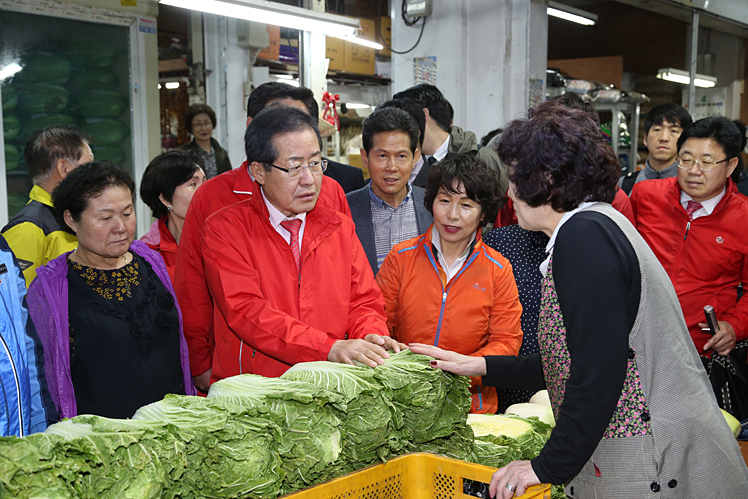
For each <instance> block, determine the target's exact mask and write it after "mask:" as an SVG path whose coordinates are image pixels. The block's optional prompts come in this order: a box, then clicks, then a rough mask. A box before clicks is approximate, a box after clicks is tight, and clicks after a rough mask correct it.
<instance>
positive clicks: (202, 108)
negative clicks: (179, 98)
mask: <svg viewBox="0 0 748 499" xmlns="http://www.w3.org/2000/svg"><path fill="white" fill-rule="evenodd" d="M203 113H204V114H207V115H208V118H210V122H211V123H212V124H213V128H215V127H216V123H217V121H216V113H215V111H213V109H212V108H211V107H210V106H209V105H207V104H193V105H191V106H190V107H188V108H187V112H185V113H184V127H185V128H186V129H187V131H188V132H190V133H192V120H193V119H195V116H197V115H198V114H203Z"/></svg>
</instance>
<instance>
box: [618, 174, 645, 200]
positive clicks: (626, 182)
mask: <svg viewBox="0 0 748 499" xmlns="http://www.w3.org/2000/svg"><path fill="white" fill-rule="evenodd" d="M639 172H641V170H637V171H635V172H631V173H629V174H628V175H626V176H625V177H623V182H621V189H623V192H625V193H626V195H627V196H628V195H630V194H631V189H633V188H634V184H635V183H636V177H638V176H639Z"/></svg>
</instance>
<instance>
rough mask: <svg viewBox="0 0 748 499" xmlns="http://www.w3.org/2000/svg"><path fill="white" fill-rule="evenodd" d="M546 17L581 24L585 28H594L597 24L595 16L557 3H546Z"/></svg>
mask: <svg viewBox="0 0 748 499" xmlns="http://www.w3.org/2000/svg"><path fill="white" fill-rule="evenodd" d="M547 12H548V15H549V16H553V17H558V18H559V19H565V20H567V21H571V22H573V23H577V24H583V25H585V26H594V25H595V23H596V22H597V14H593V13H592V12H587V11H585V10H581V9H575V8H574V7H569V6H568V5H564V4H561V3H558V2H548V9H547Z"/></svg>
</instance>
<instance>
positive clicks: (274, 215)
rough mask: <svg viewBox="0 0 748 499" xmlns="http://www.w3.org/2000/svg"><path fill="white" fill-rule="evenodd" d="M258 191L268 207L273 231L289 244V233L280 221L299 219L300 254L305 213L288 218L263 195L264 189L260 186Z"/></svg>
mask: <svg viewBox="0 0 748 499" xmlns="http://www.w3.org/2000/svg"><path fill="white" fill-rule="evenodd" d="M260 192H261V193H262V200H263V201H265V206H267V207H268V213H269V214H270V217H269V220H270V225H272V226H273V228H274V229H275V232H277V233H278V234H280V235H281V236H282V237H283V239H285V240H286V242H287V243H288V244H289V245H290V244H291V233H290V232H288V231H287V230H286V229H284V228H283V226H282V225H281V222H283V221H284V220H294V219H299V220H301V228H300V229H299V254H301V241H303V240H304V228H305V227H306V213H299V214H298V215H296V216H294V217H291V218H288V217H287V216H286V215H284V214H283V213H281V212H280V211H279V210H278V208H276V207H275V206H273V203H271V202H270V201H268V198H266V197H265V189H263V188H262V187H260Z"/></svg>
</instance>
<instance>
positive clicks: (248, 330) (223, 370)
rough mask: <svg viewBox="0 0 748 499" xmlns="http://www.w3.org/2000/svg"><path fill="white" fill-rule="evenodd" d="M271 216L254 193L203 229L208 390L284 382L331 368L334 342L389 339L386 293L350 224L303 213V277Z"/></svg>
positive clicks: (323, 210) (318, 211) (328, 213)
mask: <svg viewBox="0 0 748 499" xmlns="http://www.w3.org/2000/svg"><path fill="white" fill-rule="evenodd" d="M257 189H259V186H258V187H257ZM268 217H269V214H268V210H267V206H266V205H265V201H264V200H263V198H262V196H261V195H255V196H252V199H249V200H247V201H243V202H241V203H238V204H236V205H234V206H231V207H229V208H226V209H224V210H221V211H219V212H218V213H215V214H213V215H212V216H210V217H208V219H207V220H206V221H205V227H204V228H203V243H202V247H201V249H202V254H203V261H204V264H205V276H206V278H207V281H208V286H209V288H210V294H211V296H212V297H213V307H214V311H213V327H214V333H215V335H214V336H215V353H214V355H213V372H212V374H211V382H214V381H218V380H220V379H223V378H227V377H230V376H235V375H238V374H243V373H253V374H260V375H263V376H280V375H281V374H283V373H284V372H285V371H286V370H287V369H288V368H289V367H291V366H292V365H294V364H296V363H299V362H310V361H319V360H327V356H328V354H329V352H330V349H331V347H332V345H333V343H335V342H336V341H338V340H343V339H346V338H349V339H352V338H364V337H365V336H366V335H367V334H377V335H382V336H389V333H388V332H387V325H386V320H385V315H384V299H383V298H382V292H381V291H380V290H379V287H378V286H377V284H376V282H375V281H374V274H373V273H372V271H371V266H370V265H369V261H368V260H367V258H366V255H365V253H364V249H363V247H362V246H361V242H359V240H358V237H356V229H355V226H354V224H353V221H352V220H351V219H350V218H348V217H346V216H345V215H343V214H341V213H338V212H335V211H333V210H330V209H329V208H327V207H325V206H323V205H321V203H318V204H317V206H316V207H315V208H314V209H313V210H312V211H310V212H308V213H307V215H306V225H305V227H304V239H303V241H302V245H301V274H300V275H299V273H298V272H297V268H296V262H295V260H294V256H293V252H292V251H291V247H290V246H289V244H288V243H287V242H286V241H285V240H284V239H283V237H282V236H281V235H280V234H278V232H277V231H276V230H275V229H274V228H273V227H272V226H271V225H270V221H269V220H268Z"/></svg>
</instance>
